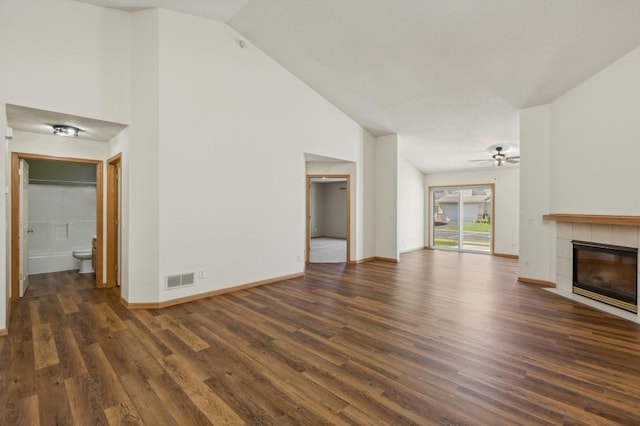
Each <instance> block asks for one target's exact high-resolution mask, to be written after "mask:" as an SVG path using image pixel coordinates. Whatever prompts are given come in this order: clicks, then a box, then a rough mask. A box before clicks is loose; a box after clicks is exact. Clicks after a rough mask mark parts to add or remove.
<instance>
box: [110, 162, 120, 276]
mask: <svg viewBox="0 0 640 426" xmlns="http://www.w3.org/2000/svg"><path fill="white" fill-rule="evenodd" d="M121 172H122V154H118V155H115V156H114V157H111V158H110V159H109V160H107V287H114V286H118V287H120V282H121V281H120V263H121V256H122V255H121V252H122V250H121V247H122V233H121V225H120V224H121V222H122V219H121V217H122V216H121V208H120V206H121V205H122V186H121V184H120V182H121V179H120V177H121V175H122V173H121Z"/></svg>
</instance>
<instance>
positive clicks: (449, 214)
mask: <svg viewBox="0 0 640 426" xmlns="http://www.w3.org/2000/svg"><path fill="white" fill-rule="evenodd" d="M459 202H460V197H459V196H458V192H457V191H456V192H454V193H446V192H445V194H444V195H443V196H442V197H440V198H438V199H436V200H435V207H436V209H437V210H436V215H437V220H439V221H442V222H457V221H458V214H459V207H458V204H459ZM462 203H463V206H464V221H465V222H474V221H475V220H476V219H480V218H482V217H484V216H485V215H486V216H487V217H491V194H487V193H485V192H484V191H473V192H472V193H471V194H469V195H467V194H464V195H463V196H462Z"/></svg>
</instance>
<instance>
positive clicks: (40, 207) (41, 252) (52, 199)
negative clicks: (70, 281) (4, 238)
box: [28, 184, 96, 273]
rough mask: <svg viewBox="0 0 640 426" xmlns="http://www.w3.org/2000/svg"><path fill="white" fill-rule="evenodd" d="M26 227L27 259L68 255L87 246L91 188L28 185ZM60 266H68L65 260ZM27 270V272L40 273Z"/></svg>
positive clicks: (92, 227)
mask: <svg viewBox="0 0 640 426" xmlns="http://www.w3.org/2000/svg"><path fill="white" fill-rule="evenodd" d="M29 228H30V229H32V230H33V232H32V233H31V234H30V235H29V242H28V250H29V257H30V258H32V257H36V256H47V255H48V254H55V255H57V256H60V255H62V254H64V255H65V256H66V255H68V256H71V252H72V251H73V250H80V249H90V248H91V238H92V237H93V236H94V235H95V233H96V189H95V187H91V186H62V185H38V184H31V185H29ZM30 262H31V260H30ZM60 268H62V269H59V270H65V269H68V261H67V262H63V263H61V265H60ZM29 269H30V273H34V272H35V273H39V272H42V271H38V270H37V269H36V270H35V271H33V268H29ZM47 272H52V271H47Z"/></svg>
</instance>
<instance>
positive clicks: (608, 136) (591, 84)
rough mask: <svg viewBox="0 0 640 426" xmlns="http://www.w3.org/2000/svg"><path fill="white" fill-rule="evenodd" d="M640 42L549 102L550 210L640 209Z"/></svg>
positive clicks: (634, 211)
mask: <svg viewBox="0 0 640 426" xmlns="http://www.w3.org/2000/svg"><path fill="white" fill-rule="evenodd" d="M639 75H640V48H637V49H635V50H634V51H632V52H631V53H629V54H628V55H626V56H625V57H623V58H622V59H620V60H619V61H617V62H616V63H614V64H612V65H611V66H609V67H608V68H606V69H604V70H603V71H601V72H600V73H598V74H597V75H595V76H594V77H592V78H590V79H589V80H587V81H585V82H584V83H583V84H581V85H580V86H578V87H577V88H575V89H574V90H572V91H570V92H568V93H567V94H565V95H564V96H561V97H560V98H558V99H557V100H556V101H554V102H553V103H551V105H550V115H549V117H550V134H551V149H552V153H553V155H552V156H551V161H550V179H551V182H552V183H553V185H552V187H551V194H550V195H551V206H550V207H551V210H552V212H556V213H579V214H611V215H640V197H638V196H637V195H636V194H637V192H638V189H637V187H638V185H637V184H638V182H639V181H640V168H639V167H638V159H639V158H640V119H639V118H640V78H638V76H639Z"/></svg>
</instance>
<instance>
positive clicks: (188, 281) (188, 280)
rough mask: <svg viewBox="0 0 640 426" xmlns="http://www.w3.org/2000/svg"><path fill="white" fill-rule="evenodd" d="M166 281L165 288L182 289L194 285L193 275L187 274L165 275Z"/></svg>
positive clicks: (191, 273)
mask: <svg viewBox="0 0 640 426" xmlns="http://www.w3.org/2000/svg"><path fill="white" fill-rule="evenodd" d="M166 279H167V281H166V282H167V288H178V287H184V286H188V285H193V284H194V283H195V274H194V273H193V272H189V273H187V274H179V275H167V276H166Z"/></svg>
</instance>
